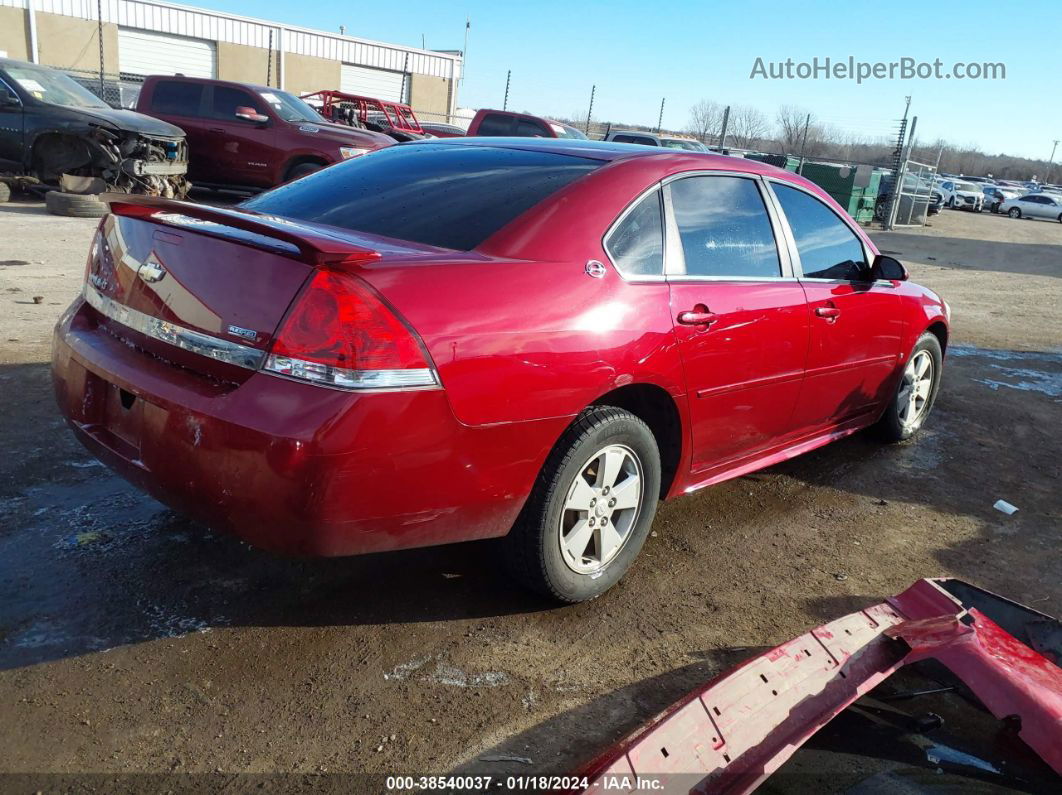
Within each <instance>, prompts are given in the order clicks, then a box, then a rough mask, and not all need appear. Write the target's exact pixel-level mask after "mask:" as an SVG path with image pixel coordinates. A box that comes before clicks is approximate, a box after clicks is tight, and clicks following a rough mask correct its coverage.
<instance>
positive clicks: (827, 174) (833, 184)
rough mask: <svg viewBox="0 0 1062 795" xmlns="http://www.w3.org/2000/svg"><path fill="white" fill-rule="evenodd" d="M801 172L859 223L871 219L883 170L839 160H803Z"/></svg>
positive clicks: (868, 221) (867, 221)
mask: <svg viewBox="0 0 1062 795" xmlns="http://www.w3.org/2000/svg"><path fill="white" fill-rule="evenodd" d="M803 174H804V176H805V177H807V178H808V179H809V180H811V181H812V182H814V183H815V184H816V185H818V186H819V187H820V188H822V189H823V190H824V191H826V192H827V193H828V194H830V196H832V197H833V199H834V201H836V202H837V203H838V204H839V205H841V207H843V208H844V210H845V212H847V213H848V214H849V215H850V216H852V218H854V219H855V220H856V221H857V222H858V223H870V222H871V221H873V220H874V203H875V202H876V201H877V198H878V188H879V187H880V184H881V175H882V170H881V169H880V168H872V167H871V166H850V165H846V164H842V163H808V162H805V163H804V168H803Z"/></svg>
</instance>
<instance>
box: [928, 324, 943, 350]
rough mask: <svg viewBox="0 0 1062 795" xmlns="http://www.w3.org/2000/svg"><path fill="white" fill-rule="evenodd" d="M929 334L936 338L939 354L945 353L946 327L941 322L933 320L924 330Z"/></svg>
mask: <svg viewBox="0 0 1062 795" xmlns="http://www.w3.org/2000/svg"><path fill="white" fill-rule="evenodd" d="M926 331H928V332H929V333H930V334H932V335H933V336H934V337H936V338H937V342H939V343H940V352H941V353H942V354H944V353H946V352H947V350H948V326H947V324H945V323H944V321H943V320H939V319H938V320H934V321H933V322H932V323H930V324H929V326H928V327H927V328H926Z"/></svg>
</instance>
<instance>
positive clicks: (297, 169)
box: [284, 163, 324, 182]
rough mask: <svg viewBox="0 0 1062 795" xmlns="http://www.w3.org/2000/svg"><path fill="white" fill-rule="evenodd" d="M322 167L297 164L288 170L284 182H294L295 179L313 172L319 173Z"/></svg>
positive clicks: (317, 164) (315, 164)
mask: <svg viewBox="0 0 1062 795" xmlns="http://www.w3.org/2000/svg"><path fill="white" fill-rule="evenodd" d="M322 168H324V166H322V165H321V164H320V163H299V164H298V165H295V166H292V167H291V168H290V169H288V178H287V179H286V180H284V181H285V182H294V181H295V180H297V179H302V178H303V177H306V176H309V175H310V174H313V173H314V172H315V171H320V170H321V169H322Z"/></svg>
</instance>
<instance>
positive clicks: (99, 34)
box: [96, 0, 1053, 157]
mask: <svg viewBox="0 0 1062 795" xmlns="http://www.w3.org/2000/svg"><path fill="white" fill-rule="evenodd" d="M96 38H97V39H99V42H100V99H101V100H103V101H104V102H106V101H107V89H106V87H105V86H104V84H103V0H96ZM119 93H121V89H120V88H119ZM121 106H122V98H121V96H119V97H118V107H121ZM1052 157H1053V155H1052Z"/></svg>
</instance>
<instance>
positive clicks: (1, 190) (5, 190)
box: [0, 182, 11, 204]
mask: <svg viewBox="0 0 1062 795" xmlns="http://www.w3.org/2000/svg"><path fill="white" fill-rule="evenodd" d="M10 198H11V186H10V185H8V184H7V183H6V182H0V204H3V203H4V202H6V201H8V200H9V199H10Z"/></svg>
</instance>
